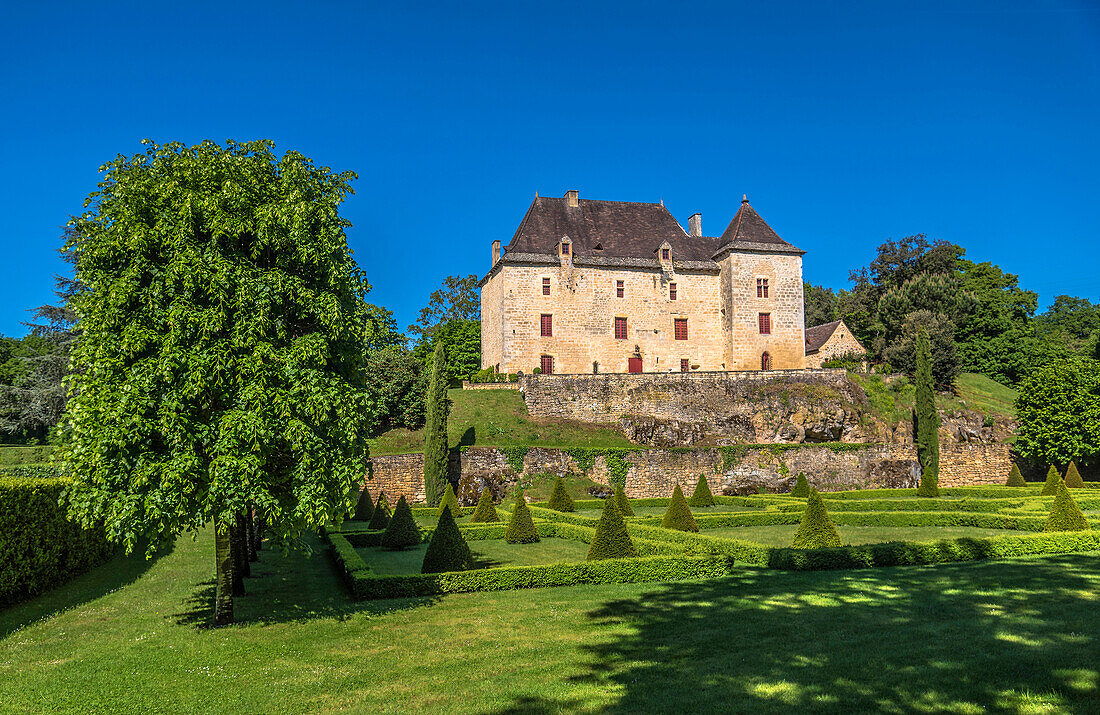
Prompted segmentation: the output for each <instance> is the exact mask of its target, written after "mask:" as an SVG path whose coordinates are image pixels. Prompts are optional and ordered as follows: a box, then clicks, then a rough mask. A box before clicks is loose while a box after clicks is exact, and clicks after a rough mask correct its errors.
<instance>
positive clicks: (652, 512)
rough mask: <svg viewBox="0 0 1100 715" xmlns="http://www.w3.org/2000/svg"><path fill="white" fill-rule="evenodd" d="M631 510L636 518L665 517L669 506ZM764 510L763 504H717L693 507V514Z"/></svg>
mask: <svg viewBox="0 0 1100 715" xmlns="http://www.w3.org/2000/svg"><path fill="white" fill-rule="evenodd" d="M687 496H690V495H687ZM630 508H631V509H633V510H634V516H664V513H665V511H666V510H667V509H668V507H667V506H634V505H633V504H631V506H630ZM763 509H764V505H763V504H761V505H760V506H735V505H732V504H716V505H714V506H693V507H691V513H692V514H694V515H695V516H702V515H704V514H724V513H726V512H731V511H761V510H763ZM708 533H709V532H708Z"/></svg>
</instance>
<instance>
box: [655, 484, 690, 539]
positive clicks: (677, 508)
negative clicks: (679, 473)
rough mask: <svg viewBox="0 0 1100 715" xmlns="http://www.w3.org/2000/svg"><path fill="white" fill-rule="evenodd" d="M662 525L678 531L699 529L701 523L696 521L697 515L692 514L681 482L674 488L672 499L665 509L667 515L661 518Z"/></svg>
mask: <svg viewBox="0 0 1100 715" xmlns="http://www.w3.org/2000/svg"><path fill="white" fill-rule="evenodd" d="M661 526H662V527H663V528H665V529H676V530H677V531H699V525H698V524H696V523H695V517H694V516H692V515H691V509H690V508H689V507H688V503H687V500H686V499H684V492H683V491H682V490H681V489H680V485H679V484H677V485H676V488H675V489H673V490H672V499H671V501H669V503H668V508H667V509H665V517H664V518H663V519H661Z"/></svg>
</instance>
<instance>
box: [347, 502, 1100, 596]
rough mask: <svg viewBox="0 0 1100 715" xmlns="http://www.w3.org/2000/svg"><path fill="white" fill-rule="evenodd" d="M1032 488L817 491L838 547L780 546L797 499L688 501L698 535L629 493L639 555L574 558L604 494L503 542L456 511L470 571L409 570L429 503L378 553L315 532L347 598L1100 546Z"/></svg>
mask: <svg viewBox="0 0 1100 715" xmlns="http://www.w3.org/2000/svg"><path fill="white" fill-rule="evenodd" d="M1039 489H1040V487H1039V486H1037V485H1032V486H1027V487H1019V488H1014V487H962V488H955V489H945V490H943V496H941V497H939V498H937V499H923V498H918V497H916V495H915V491H914V490H904V489H892V490H862V491H851V492H835V493H827V494H824V495H823V497H824V499H825V503H826V506H827V508H828V510H829V512H830V517H831V518H832V520H833V522H834V523H835V524H836V525H837V527H838V529H839V531H840V535H841V539H842V540H843V542H844V545H843V546H841V547H839V548H823V549H809V550H803V549H794V548H790V547H789V544H790V541H791V536H792V535H793V533H794V531H795V529H796V528H797V525H798V524H799V522H800V521H801V518H802V511H803V508H804V505H805V500H803V499H798V498H794V497H791V496H787V495H756V496H747V497H716V501H717V502H718V504H717V505H716V506H714V507H703V508H698V507H697V508H694V509H693V510H692V511H693V513H694V515H695V520H696V522H697V523H698V525H699V528H700V531H699V532H698V533H690V532H683V531H675V530H672V529H666V528H663V527H662V526H661V517H660V514H661V513H663V510H664V508H666V507H667V506H668V503H669V500H668V499H634V500H630V504H631V507H632V509H633V510H634V511H635V514H636V515H635V516H633V517H628V518H627V520H626V521H627V530H628V533H629V534H630V537H631V540H632V541H633V543H634V545H635V547H636V549H637V551H638V553H639V556H638V557H637V558H628V559H607V560H602V561H585V560H584V556H585V553H586V551H587V546H588V544H589V543H590V542H591V540H592V537H593V534H594V533H595V527H596V523H597V521H598V520H599V516H600V513H601V512H600V511H599V510H601V509H602V507H603V501H602V500H599V499H588V500H578V501H577V502H576V510H575V511H573V512H557V511H553V510H550V509H548V508H546V505H545V503H540V502H536V503H534V504H531V513H532V516H533V517H534V519H535V525H536V528H537V529H538V532H539V534H540V536H541V537H542V541H540V542H539V543H536V544H508V543H506V542H505V541H504V539H503V537H504V532H505V528H506V524H507V521H508V518H509V516H510V514H509V512H508V505H507V504H505V505H502V506H500V507H498V509H499V511H500V516H501V519H502V521H501V522H499V523H494V524H471V523H469V513H470V512H471V511H472V509H469V508H467V509H464V510H463V515H462V516H460V517H459V519H458V520H457V523H458V524H459V529H460V531H461V532H462V534H463V537H464V538H465V539H466V541H467V543H469V544H470V547H471V550H472V551H473V552H474V555H475V568H474V569H471V570H469V571H457V572H447V573H438V574H421V573H419V570H420V569H419V564H420V563H421V561H422V559H423V550H424V549H425V544H426V543H427V541H428V540H429V539H430V538H431V531H432V529H433V528H434V524H435V518H436V517H435V510H434V509H428V508H424V507H420V508H414V509H413V515H414V517H415V518H416V520H417V522H418V525H419V526H420V528H421V530H422V532H423V536H424V544H421V545H420V546H419V547H416V548H412V549H408V550H406V551H403V552H387V551H386V550H384V549H382V548H381V547H380V544H379V540H380V537H381V532H378V531H373V532H372V531H369V530H366V529H364V526H363V525H362V524H360V523H357V522H348V523H345V524H343V525H340V526H336V527H332V528H330V529H327V530H326V531H325V535H326V538H327V539H328V541H329V543H330V545H331V547H332V551H333V555H334V557H335V560H336V562H337V564H338V566H339V568H340V569H341V571H342V573H343V575H344V578H345V581H346V582H347V584H348V586H349V588H350V589H351V591H352V593H353V594H354V595H355V596H356V597H358V598H365V599H370V598H394V597H405V596H422V595H430V594H440V593H458V592H471V591H495V590H507V589H516V588H534V587H541V586H564V585H572V584H580V583H633V582H646V581H676V580H683V579H692V578H705V577H715V576H723V575H728V574H731V573H734V572H735V571H739V570H744V569H752V568H772V569H783V570H823V569H846V568H867V567H876V566H896V565H905V564H933V563H943V562H951V561H972V560H981V559H991V558H1004V557H1014V556H1030V555H1038V554H1059V553H1071V552H1081V551H1095V550H1100V532H1097V531H1083V532H1057V533H1044V532H1042V531H1041V530H1042V528H1043V524H1044V522H1045V520H1046V514H1047V512H1049V510H1050V507H1051V503H1052V501H1053V497H1041V496H1039V494H1038V492H1039ZM1073 491H1074V497H1075V499H1076V501H1077V503H1078V504H1079V505H1080V506H1081V508H1082V509H1083V510H1085V511H1086V513H1087V512H1088V511H1094V510H1098V509H1100V492H1097V491H1094V490H1091V489H1077V490H1073Z"/></svg>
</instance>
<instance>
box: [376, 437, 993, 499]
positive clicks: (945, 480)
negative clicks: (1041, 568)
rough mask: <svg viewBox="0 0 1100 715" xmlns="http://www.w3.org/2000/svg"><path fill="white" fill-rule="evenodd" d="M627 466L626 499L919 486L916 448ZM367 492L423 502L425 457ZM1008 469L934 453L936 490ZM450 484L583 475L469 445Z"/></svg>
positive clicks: (470, 491) (657, 454)
mask: <svg viewBox="0 0 1100 715" xmlns="http://www.w3.org/2000/svg"><path fill="white" fill-rule="evenodd" d="M619 454H621V458H622V460H623V461H625V462H626V463H628V464H629V469H628V470H627V474H626V484H625V488H626V493H627V496H629V497H631V498H642V497H668V496H669V495H671V493H672V490H673V488H674V487H675V485H676V484H677V483H679V484H680V485H681V486H682V487H683V488H684V489H687V490H688V491H689V493H690V490H692V489H694V486H695V482H696V480H697V479H698V478H699V475H700V474H702V475H704V476H706V478H707V483H708V485H709V486H710V488H711V491H712V492H714V493H715V494H755V493H756V492H757V491H758V489H759V488H761V487H763V488H765V489H766V490H768V491H771V492H786V491H790V488H791V487H792V486H793V485H794V482H795V480H796V478H797V476H798V474H799V473H800V472H802V473H804V474H805V475H806V478H807V480H809V482H810V484H811V485H812V486H814V487H816V488H817V489H818V490H820V491H841V490H847V489H873V488H895V487H913V486H916V484H917V482H918V480H919V468H918V466H917V455H916V450H915V449H914V448H913V446H912V445H861V446H858V447H852V448H846V449H843V450H838V449H835V448H832V447H828V446H818V445H804V446H799V447H797V448H785V449H781V450H776V449H771V448H768V447H754V446H745V447H742V448H739V449H737V450H736V452H729V451H728V450H726V451H724V450H723V449H720V448H699V449H673V450H666V449H639V450H630V451H623V452H620V453H619ZM371 462H372V469H371V471H370V475H369V477H368V480H367V487H368V488H369V489H370V490H371V493H372V494H374V495H375V496H377V494H378V491H379V490H380V489H381V490H384V491H385V492H386V495H387V497H388V498H389V499H390V502H391V503H393V502H394V501H396V500H397V498H398V497H400V496H401V495H402V494H404V495H405V497H406V498H407V499H410V500H412V501H423V499H424V484H423V481H424V477H423V470H424V467H423V463H424V462H423V455H420V454H404V455H394V456H381V457H373V458H372V459H371ZM1011 468H1012V462H1011V459H1010V457H1009V451H1008V446H1007V445H1004V444H950V445H941V447H940V485H941V486H944V487H954V486H971V485H980V484H1003V483H1004V480H1005V479H1006V478H1007V477H1008V472H1009V470H1010V469H1011ZM451 471H452V474H451V478H452V480H457V481H458V484H459V489H458V496H459V499H460V500H461V501H462V503H463V504H466V505H473V504H474V503H476V502H477V499H478V497H479V496H480V494H481V490H482V489H484V488H489V489H491V490H492V492H493V495H494V497H496V499H497V500H498V501H499V499H500V498H501V497H502V496H503V494H504V491H505V489H506V488H507V487H508V486H509V485H511V484H514V483H515V482H516V481H517V479H520V478H522V477H525V476H530V475H532V474H540V473H548V474H563V475H564V474H580V473H582V470H581V468H580V466H579V465H578V464H577V461H576V460H575V459H574V457H573V456H572V455H570V454H569V452H568V451H567V450H562V449H543V448H531V449H529V450H527V451H526V453H525V454H523V459H522V468H521V469H520V470H519V471H516V470H515V469H514V468H513V466H512V464H510V463H509V459H508V455H507V454H506V453H505V452H504V451H503V450H501V449H498V448H496V447H470V448H467V449H466V450H464V451H462V452H461V455H460V457H458V458H457V459H455V460H453V461H452V465H451ZM587 476H588V477H589V478H590V479H592V480H593V481H595V482H599V483H603V484H606V483H608V481H609V480H608V468H607V459H606V457H604V456H602V455H601V456H597V457H596V458H595V461H594V464H593V465H592V467H591V468H590V469H589V470H588V472H587Z"/></svg>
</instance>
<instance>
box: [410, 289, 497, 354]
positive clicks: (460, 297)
mask: <svg viewBox="0 0 1100 715" xmlns="http://www.w3.org/2000/svg"><path fill="white" fill-rule="evenodd" d="M477 283H478V278H477V276H476V275H474V274H472V273H471V274H470V275H468V276H447V277H446V278H444V279H443V285H442V286H440V288H439V289H438V290H436V291H433V292H432V294H431V297H430V298H429V299H428V304H427V305H426V306H424V307H423V308H421V309H420V315H418V316H417V318H416V322H415V323H413V324H412V325H410V326H409V332H410V333H412V334H413V335H415V336H417V337H418V338H419V340H420V342H426V341H428V340H429V339H430V338H431V337H432V335H433V334H434V333H435V331H436V328H438V327H439V326H440V325H443V324H444V323H446V322H448V321H451V320H470V321H474V322H477V321H480V320H481V291H480V289H479V288H478V285H477Z"/></svg>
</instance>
